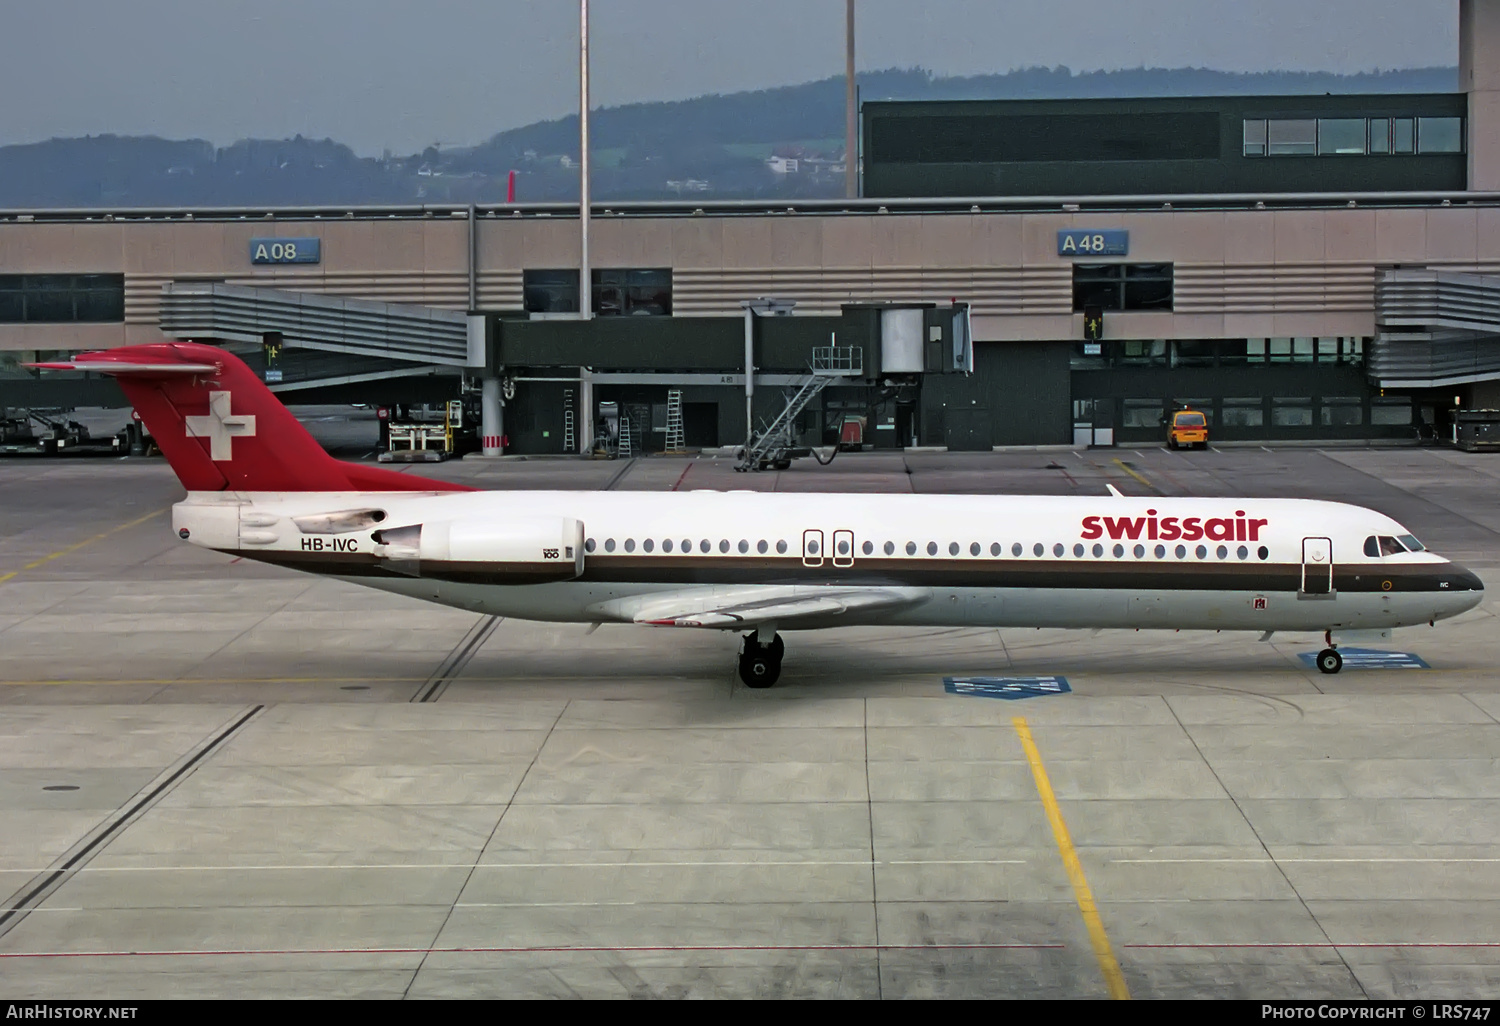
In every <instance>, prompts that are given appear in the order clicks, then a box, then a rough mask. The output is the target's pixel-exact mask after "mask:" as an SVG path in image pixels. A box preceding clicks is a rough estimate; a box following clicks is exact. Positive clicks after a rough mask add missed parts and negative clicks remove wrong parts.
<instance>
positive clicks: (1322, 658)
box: [1317, 631, 1344, 673]
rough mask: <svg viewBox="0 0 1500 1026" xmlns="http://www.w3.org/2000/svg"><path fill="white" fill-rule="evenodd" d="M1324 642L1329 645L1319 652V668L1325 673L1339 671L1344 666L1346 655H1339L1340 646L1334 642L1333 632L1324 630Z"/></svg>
mask: <svg viewBox="0 0 1500 1026" xmlns="http://www.w3.org/2000/svg"><path fill="white" fill-rule="evenodd" d="M1323 643H1324V644H1325V645H1327V646H1328V647H1327V648H1325V649H1324V650H1323V651H1321V652H1319V653H1318V659H1317V663H1318V669H1319V670H1322V671H1323V672H1324V673H1338V672H1339V671H1340V670H1342V669H1343V668H1344V657H1343V656H1341V655H1339V650H1338V646H1337V645H1335V644H1334V643H1333V632H1332V631H1324V632H1323Z"/></svg>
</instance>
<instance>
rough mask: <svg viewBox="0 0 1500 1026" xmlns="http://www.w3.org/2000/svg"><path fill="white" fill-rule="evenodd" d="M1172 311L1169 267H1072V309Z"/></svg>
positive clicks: (1107, 265)
mask: <svg viewBox="0 0 1500 1026" xmlns="http://www.w3.org/2000/svg"><path fill="white" fill-rule="evenodd" d="M1091 306H1093V307H1099V308H1100V309H1102V310H1106V311H1108V310H1170V309H1172V265H1171V264H1074V265H1073V309H1074V311H1075V312H1076V311H1082V310H1084V309H1085V308H1087V307H1091Z"/></svg>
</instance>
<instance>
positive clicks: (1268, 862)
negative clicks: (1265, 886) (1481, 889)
mask: <svg viewBox="0 0 1500 1026" xmlns="http://www.w3.org/2000/svg"><path fill="white" fill-rule="evenodd" d="M1109 861H1110V862H1115V863H1121V864H1124V863H1143V864H1150V865H1162V864H1177V863H1218V862H1248V863H1258V864H1263V865H1267V866H1274V865H1276V864H1277V863H1278V862H1281V863H1290V862H1299V863H1312V864H1314V865H1316V864H1318V863H1322V862H1328V863H1341V862H1353V863H1358V864H1361V865H1365V864H1371V863H1381V862H1437V863H1449V862H1500V859H1445V858H1409V859H1408V858H1390V859H1273V858H1266V859H1110V860H1109Z"/></svg>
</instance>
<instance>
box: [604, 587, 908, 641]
mask: <svg viewBox="0 0 1500 1026" xmlns="http://www.w3.org/2000/svg"><path fill="white" fill-rule="evenodd" d="M928 594H929V593H928V590H927V589H926V588H902V587H896V586H887V585H866V586H839V585H818V584H812V585H796V584H788V585H764V584H762V585H750V586H741V587H715V586H711V585H703V586H700V587H695V588H682V589H680V590H677V591H670V592H655V593H652V594H649V595H634V596H630V597H628V598H623V599H615V600H613V601H611V602H607V603H603V604H602V605H601V606H600V607H599V612H601V613H603V614H606V615H605V617H604V618H605V619H610V620H623V621H625V622H629V623H640V624H651V625H652V626H656V627H712V628H718V629H721V630H723V629H730V630H733V629H738V628H741V627H754V626H757V625H759V624H763V623H775V624H776V625H777V626H779V627H784V628H789V629H797V628H801V627H829V626H838V625H839V624H840V623H849V624H852V623H858V622H860V620H861V619H862V617H863V615H866V614H871V613H878V612H895V611H897V610H900V609H906V608H909V607H911V606H915V605H917V604H918V603H920V602H923V601H924V600H926V599H927V598H928Z"/></svg>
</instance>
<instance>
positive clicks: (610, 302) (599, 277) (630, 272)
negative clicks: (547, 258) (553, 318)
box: [521, 267, 672, 317]
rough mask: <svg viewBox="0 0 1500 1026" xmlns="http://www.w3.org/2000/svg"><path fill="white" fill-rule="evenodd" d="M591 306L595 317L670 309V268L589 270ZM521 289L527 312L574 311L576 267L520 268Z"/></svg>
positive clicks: (576, 296)
mask: <svg viewBox="0 0 1500 1026" xmlns="http://www.w3.org/2000/svg"><path fill="white" fill-rule="evenodd" d="M590 277H591V278H592V279H593V289H592V293H593V296H592V298H593V310H594V314H595V315H596V316H598V317H613V316H634V315H657V316H663V315H667V314H670V313H671V312H672V271H671V269H670V268H654V267H652V268H621V269H611V268H601V269H599V270H596V271H594V272H593V274H592V275H590ZM521 291H522V299H523V302H524V303H525V309H526V311H527V312H528V313H539V314H551V313H577V312H578V309H579V306H578V270H577V268H562V269H538V270H528V271H522V272H521Z"/></svg>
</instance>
